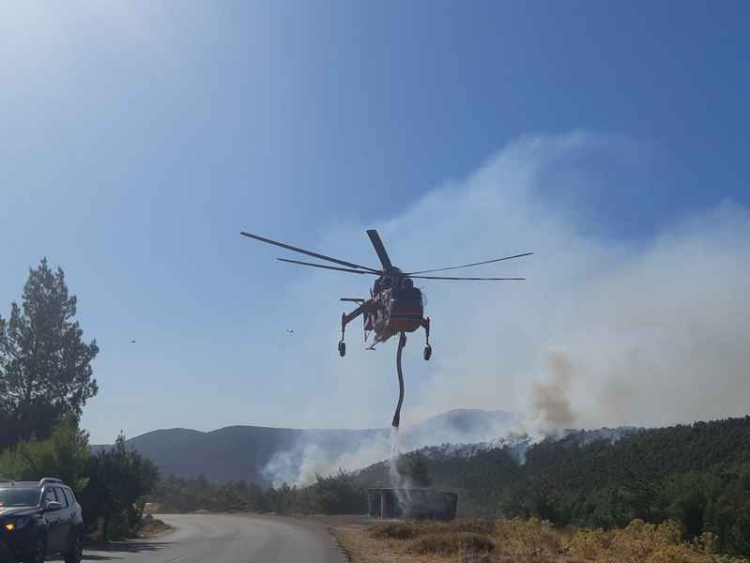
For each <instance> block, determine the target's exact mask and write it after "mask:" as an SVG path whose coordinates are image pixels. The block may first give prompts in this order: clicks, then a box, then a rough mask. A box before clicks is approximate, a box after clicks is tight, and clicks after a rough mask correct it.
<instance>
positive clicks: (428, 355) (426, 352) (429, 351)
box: [423, 344, 432, 362]
mask: <svg viewBox="0 0 750 563" xmlns="http://www.w3.org/2000/svg"><path fill="white" fill-rule="evenodd" d="M423 355H424V360H425V361H426V362H428V361H430V358H431V357H432V346H430V345H429V344H428V345H427V346H425V347H424V354H423Z"/></svg>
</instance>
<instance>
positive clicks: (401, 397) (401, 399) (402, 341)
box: [391, 332, 406, 430]
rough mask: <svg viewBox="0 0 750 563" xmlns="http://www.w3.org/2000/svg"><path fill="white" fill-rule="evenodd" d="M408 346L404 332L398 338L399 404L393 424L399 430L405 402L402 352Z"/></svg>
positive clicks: (394, 414)
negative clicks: (402, 407)
mask: <svg viewBox="0 0 750 563" xmlns="http://www.w3.org/2000/svg"><path fill="white" fill-rule="evenodd" d="M404 346H406V333H404V332H402V333H401V336H400V337H399V339H398V349H397V350H396V372H397V373H398V404H397V405H396V412H395V413H393V422H391V426H393V427H394V428H395V429H396V430H398V425H399V424H400V423H401V405H403V404H404V374H403V373H402V372H401V352H402V351H403V349H404Z"/></svg>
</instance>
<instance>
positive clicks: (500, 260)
mask: <svg viewBox="0 0 750 563" xmlns="http://www.w3.org/2000/svg"><path fill="white" fill-rule="evenodd" d="M532 254H534V253H533V252H524V253H523V254H514V255H513V256H503V257H502V258H493V259H492V260H484V261H482V262H474V263H472V264H463V265H462V266H450V267H448V268H436V269H434V270H420V271H419V272H409V273H407V274H406V275H407V276H411V275H412V274H431V273H433V272H445V271H447V270H458V269H459V268H471V267H472V266H481V265H482V264H492V263H494V262H502V261H503V260H512V259H513V258H522V257H524V256H531V255H532Z"/></svg>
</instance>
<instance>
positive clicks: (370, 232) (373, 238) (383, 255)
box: [367, 229, 393, 270]
mask: <svg viewBox="0 0 750 563" xmlns="http://www.w3.org/2000/svg"><path fill="white" fill-rule="evenodd" d="M367 236H368V237H370V242H371V243H372V245H373V246H374V247H375V252H377V254H378V258H380V263H381V264H382V265H383V269H384V270H390V269H392V268H393V264H391V259H390V258H389V257H388V253H387V252H386V251H385V245H384V244H383V241H382V240H381V239H380V235H379V234H378V231H376V230H375V229H367Z"/></svg>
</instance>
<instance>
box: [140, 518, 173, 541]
mask: <svg viewBox="0 0 750 563" xmlns="http://www.w3.org/2000/svg"><path fill="white" fill-rule="evenodd" d="M171 529H172V526H170V525H169V524H167V523H166V522H164V521H163V520H159V519H158V518H154V517H153V516H151V515H150V514H147V515H146V516H145V517H144V518H143V522H142V523H141V526H140V529H139V530H138V537H139V538H153V537H156V536H160V535H161V534H163V533H165V532H168V531H169V530H171Z"/></svg>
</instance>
